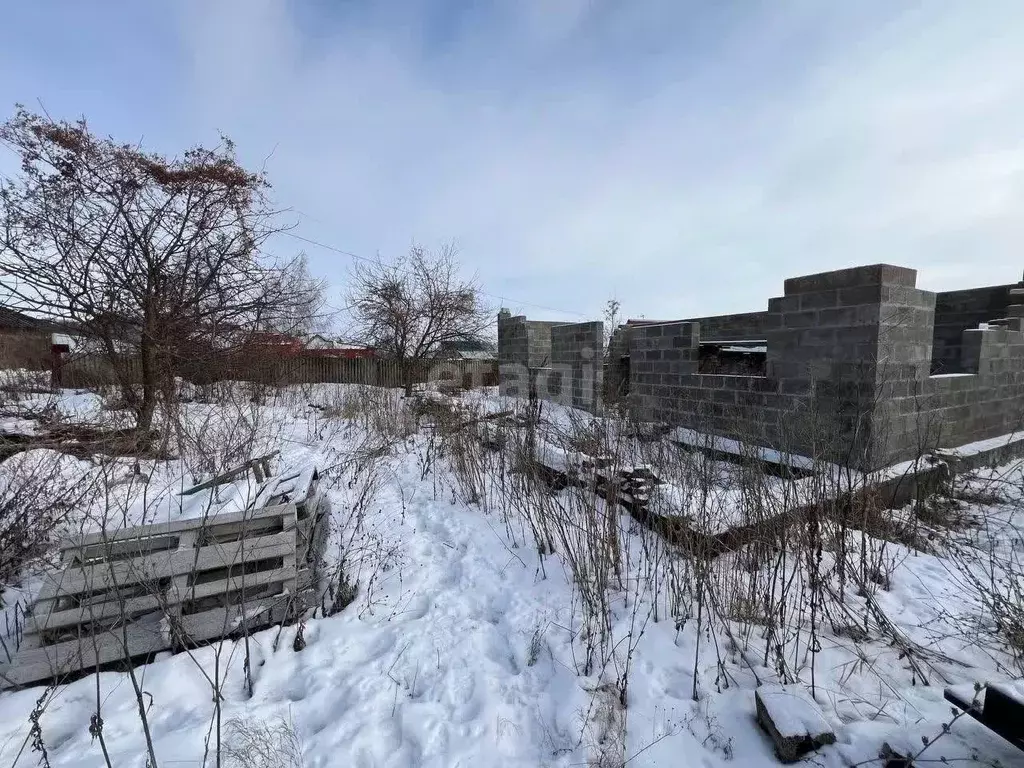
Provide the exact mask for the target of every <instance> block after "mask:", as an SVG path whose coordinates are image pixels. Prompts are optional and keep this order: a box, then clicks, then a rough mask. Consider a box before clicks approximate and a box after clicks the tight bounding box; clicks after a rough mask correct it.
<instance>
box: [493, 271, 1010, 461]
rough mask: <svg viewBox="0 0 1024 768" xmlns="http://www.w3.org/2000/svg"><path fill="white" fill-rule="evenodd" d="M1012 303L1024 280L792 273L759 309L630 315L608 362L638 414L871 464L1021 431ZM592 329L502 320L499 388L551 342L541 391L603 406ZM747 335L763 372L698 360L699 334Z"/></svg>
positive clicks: (597, 333)
mask: <svg viewBox="0 0 1024 768" xmlns="http://www.w3.org/2000/svg"><path fill="white" fill-rule="evenodd" d="M1017 301H1024V283H1018V284H1016V285H1006V286H994V287H991V288H981V289H973V290H971V291H954V292H950V293H945V294H935V293H932V292H929V291H924V290H921V289H919V288H917V272H916V271H915V270H913V269H909V268H906V267H899V266H894V265H890V264H875V265H869V266H864V267H855V268H851V269H843V270H835V271H832V272H823V273H820V274H814V275H805V276H802V277H794V278H790V279H788V280H786V281H785V283H784V288H783V295H782V296H778V297H775V298H772V299H769V300H768V307H767V310H766V311H764V312H750V313H744V314H740V315H719V316H714V317H708V318H696V319H691V320H683V321H670V322H658V321H630V323H628V324H626V325H625V326H622V327H620V328H618V329H616V332H615V333H614V334H613V335H612V339H611V341H610V343H609V358H610V362H609V367H608V370H609V372H610V376H611V375H616V376H622V375H627V376H628V379H627V380H626V381H624V382H621V383H622V384H623V387H622V389H623V390H624V391H628V399H627V402H628V405H629V408H630V410H631V411H632V413H633V414H634V415H635V416H636V417H637V418H639V419H642V420H646V421H659V422H665V423H668V424H671V425H678V426H685V427H690V428H692V429H695V430H697V431H699V432H702V433H706V434H709V435H723V436H727V437H732V438H736V439H738V440H741V441H744V442H747V443H752V444H755V445H758V446H762V447H769V448H775V449H777V450H779V451H782V452H788V453H795V454H800V455H803V456H808V457H812V458H819V459H823V460H828V461H835V462H839V463H842V464H844V465H846V466H851V467H854V468H857V469H874V468H877V467H880V466H885V465H887V464H891V463H893V462H897V461H902V460H909V459H913V458H916V457H918V456H920V455H922V454H923V453H925V452H927V451H928V450H931V449H934V448H936V447H954V446H958V445H964V444H966V443H970V442H974V441H977V440H983V439H988V438H992V437H997V436H1000V435H1003V434H1007V433H1010V432H1014V431H1016V430H1019V429H1021V428H1024V304H1017V303H1014V302H1017ZM986 323H988V324H991V325H985V324H986ZM531 327H533V328H534V330H533V331H532V338H534V340H535V341H534V344H533V347H531V344H530V338H531ZM705 327H706V328H707V329H708V330H705ZM602 331H603V328H601V324H600V323H581V324H576V325H557V324H548V325H547V326H546V327H545V328H544V329H543V330H541V326H537V325H534V324H533V321H527V320H526V318H525V317H521V316H520V317H511V316H506V317H505V318H504V319H502V318H501V317H499V358H500V359H501V361H502V362H503V363H504V362H506V361H507V363H508V364H509V365H513V364H514V365H515V371H512V370H510V371H509V377H508V379H509V382H510V383H509V384H508V385H506V372H505V369H504V368H503V370H502V391H503V392H506V393H512V392H513V390H514V389H515V387H514V386H513V385H512V383H511V382H514V381H516V380H517V378H516V377H517V376H518V380H526V381H527V382H529V380H530V376H531V374H525V375H522V374H521V373H517V372H521V371H522V370H523V369H524V368H525V369H528V370H529V369H530V365H531V363H536V362H537V359H538V358H537V356H536V355H535V354H534V351H536V350H539V349H540V348H541V347H543V345H544V343H549V344H550V353H549V354H550V359H551V360H552V361H553V364H552V371H550V372H547V369H546V368H543V367H539V366H538V367H537V368H535V369H533V370H535V371H536V373H535V375H536V377H537V381H538V382H539V381H541V379H543V380H544V383H545V392H544V394H543V395H542V396H545V397H549V398H552V399H554V397H555V395H554V394H552V393H554V392H557V393H558V394H557V396H558V397H560V398H561V401H562V402H566V403H567V404H571V405H575V406H576V407H584V408H588V410H592V411H594V412H597V410H599V408H600V405H599V401H600V397H599V393H600V392H601V387H602V383H601V381H600V375H601V366H600V364H599V362H598V361H599V360H600V359H601V355H600V350H599V343H598V340H599V339H600V338H601V337H602ZM545 334H546V335H545ZM755 339H763V340H764V341H765V343H766V345H767V362H766V366H765V372H764V375H763V376H762V375H722V374H701V373H700V372H699V361H700V345H701V341H702V340H704V341H709V340H711V341H728V340H755ZM548 340H549V341H548ZM591 347H593V348H594V349H595V356H594V357H593V358H585V357H584V354H583V353H582V352H581V350H583V349H589V348H591ZM617 360H623V361H625V362H626V363H627V365H628V368H627V367H626V366H621V367H620V366H617V365H616V361H617ZM555 368H558V369H560V371H561V372H560V373H556V372H555V371H554V369H555ZM950 369H954V370H950ZM627 370H628V374H624V373H623V372H624V371H627ZM936 371H938V372H936ZM545 377H546V378H545ZM563 377H568V381H567V383H566V384H565V386H559V387H552V386H551V385H552V383H553V382H555V381H556V380H557V381H558V382H561V380H562V378H563ZM609 384H610V385H613V382H609ZM588 402H589V403H592V404H593V405H590V406H588V405H587V403H588Z"/></svg>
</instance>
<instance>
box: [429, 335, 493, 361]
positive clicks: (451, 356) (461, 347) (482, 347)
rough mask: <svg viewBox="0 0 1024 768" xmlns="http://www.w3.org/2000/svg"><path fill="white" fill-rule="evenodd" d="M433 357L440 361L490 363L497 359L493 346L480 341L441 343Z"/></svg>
mask: <svg viewBox="0 0 1024 768" xmlns="http://www.w3.org/2000/svg"><path fill="white" fill-rule="evenodd" d="M434 357H436V358H438V359H440V360H476V361H479V362H491V361H496V360H497V359H498V353H497V350H495V348H494V345H492V344H490V343H489V342H486V341H483V340H481V339H460V340H458V341H448V342H444V343H442V344H441V346H440V347H439V348H438V350H437V352H436V354H435V355H434Z"/></svg>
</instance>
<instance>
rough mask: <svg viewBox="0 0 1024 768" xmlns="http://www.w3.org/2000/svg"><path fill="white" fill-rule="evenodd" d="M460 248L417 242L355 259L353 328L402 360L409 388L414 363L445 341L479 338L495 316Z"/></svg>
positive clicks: (351, 293) (408, 388)
mask: <svg viewBox="0 0 1024 768" xmlns="http://www.w3.org/2000/svg"><path fill="white" fill-rule="evenodd" d="M457 255H458V253H457V250H456V248H455V247H454V246H453V245H445V246H443V247H442V248H440V249H439V250H437V251H434V252H431V251H429V250H427V249H425V248H423V247H421V246H413V247H412V248H410V249H409V253H408V254H407V255H405V256H403V257H401V258H399V259H396V260H395V261H393V262H385V261H379V260H378V261H363V262H357V263H356V264H355V266H354V267H353V268H352V271H351V275H350V288H349V305H350V307H351V311H352V313H353V315H354V317H355V332H356V334H357V335H358V336H359V337H360V338H361V339H362V340H363V341H365V342H366V343H368V344H371V345H372V346H374V347H376V348H377V350H378V351H379V352H380V353H381V354H382V355H386V356H389V357H394V358H395V359H397V360H399V361H402V363H404V378H405V388H406V392H407V393H408V392H410V391H411V389H412V383H413V372H414V371H415V369H416V364H418V363H422V362H423V361H425V360H428V359H430V358H431V357H433V356H434V355H435V354H436V353H437V352H438V351H439V350H440V349H442V348H443V346H444V345H446V344H452V343H457V342H462V341H471V340H472V341H476V340H479V339H480V337H481V334H482V333H483V331H484V329H486V328H487V327H488V326H489V325H490V322H491V314H490V309H489V308H488V307H487V306H485V304H484V303H483V301H482V295H481V292H480V288H479V286H478V285H477V284H476V282H475V281H474V280H465V279H463V278H462V277H461V276H460V274H459V262H458V260H457Z"/></svg>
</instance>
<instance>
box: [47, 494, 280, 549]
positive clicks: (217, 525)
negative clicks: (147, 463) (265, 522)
mask: <svg viewBox="0 0 1024 768" xmlns="http://www.w3.org/2000/svg"><path fill="white" fill-rule="evenodd" d="M294 507H295V505H294V504H277V505H274V506H269V507H260V508H257V509H248V510H245V511H242V512H232V513H231V514H227V515H214V516H211V517H195V518H189V519H187V520H176V521H174V522H172V523H152V524H150V525H136V526H133V527H131V528H119V529H118V530H116V531H108V532H106V533H90V534H87V535H85V536H81V537H76V538H72V539H66V540H65V541H63V542H61V550H66V549H75V548H78V547H88V546H92V545H96V544H100V545H106V544H108V543H110V542H115V541H131V540H133V539H138V538H146V537H151V536H152V537H156V536H169V535H175V534H181V533H182V532H184V531H192V530H202V531H211V532H215V531H217V530H220V529H222V528H228V527H230V526H233V525H238V524H240V523H246V522H250V521H256V520H262V519H264V518H274V517H279V516H282V515H288V514H294Z"/></svg>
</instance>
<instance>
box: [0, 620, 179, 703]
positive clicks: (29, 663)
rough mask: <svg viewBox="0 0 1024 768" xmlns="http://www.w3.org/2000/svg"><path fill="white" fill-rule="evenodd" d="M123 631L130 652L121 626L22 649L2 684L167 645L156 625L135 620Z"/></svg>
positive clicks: (62, 672) (56, 674) (25, 681)
mask: <svg viewBox="0 0 1024 768" xmlns="http://www.w3.org/2000/svg"><path fill="white" fill-rule="evenodd" d="M123 631H124V633H125V634H126V635H127V639H128V643H127V652H126V647H125V644H124V642H123V636H122V634H121V633H122V629H121V628H118V629H116V630H113V631H111V632H104V633H102V634H99V635H96V636H95V638H93V637H89V638H86V639H84V640H82V641H79V640H68V641H65V642H62V643H56V644H54V645H46V646H43V647H42V648H34V649H29V650H26V651H19V652H18V654H17V655H16V656H15V657H14V661H13V662H12V663H11V665H10V666H9V667H8V668H7V669H6V670H4V672H3V675H4V677H3V678H0V688H9V687H12V686H15V685H26V684H29V683H35V682H41V681H44V680H49V679H51V678H54V677H60V676H63V675H66V674H70V673H74V672H78V671H80V670H87V669H90V668H92V667H95V666H96V665H97V664H108V663H110V662H113V661H119V660H122V659H126V658H130V657H132V656H141V655H143V654H147V653H155V652H157V651H162V650H167V648H168V644H167V642H166V640H165V639H164V637H163V636H162V634H161V632H160V631H159V629H158V628H157V627H151V626H145V625H139V624H132V625H129V626H127V627H125V628H124V629H123ZM94 639H95V642H94Z"/></svg>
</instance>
